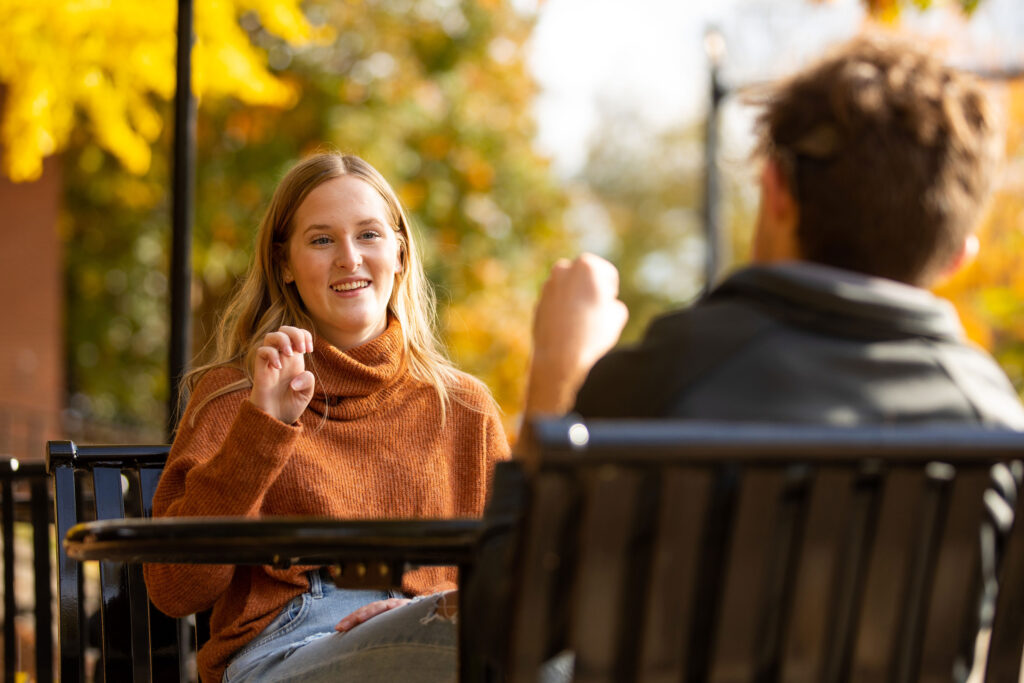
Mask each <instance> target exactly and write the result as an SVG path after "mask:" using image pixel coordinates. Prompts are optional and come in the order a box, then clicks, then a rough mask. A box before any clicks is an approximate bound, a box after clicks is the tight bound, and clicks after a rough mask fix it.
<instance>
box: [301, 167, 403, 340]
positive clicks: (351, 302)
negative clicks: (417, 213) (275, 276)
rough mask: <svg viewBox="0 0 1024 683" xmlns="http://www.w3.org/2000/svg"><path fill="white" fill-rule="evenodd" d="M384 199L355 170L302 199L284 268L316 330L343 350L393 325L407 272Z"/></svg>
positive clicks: (373, 337) (370, 338)
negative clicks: (397, 290)
mask: <svg viewBox="0 0 1024 683" xmlns="http://www.w3.org/2000/svg"><path fill="white" fill-rule="evenodd" d="M390 215H391V214H390V212H389V210H388V206H387V203H386V202H385V201H384V198H383V197H382V196H381V195H380V193H378V192H377V191H376V190H375V189H374V188H373V187H372V186H371V185H370V184H369V183H367V182H365V181H363V180H361V179H360V178H358V177H356V176H353V175H343V176H340V177H337V178H332V179H331V180H328V181H326V182H324V183H322V184H321V185H318V186H317V187H316V188H314V189H313V190H312V191H311V192H310V193H309V194H308V195H306V198H305V199H304V200H303V201H302V204H300V205H299V208H298V209H297V210H296V212H295V217H294V219H293V221H292V233H291V236H290V237H289V238H288V241H287V243H286V244H285V261H284V263H283V265H282V274H283V275H284V280H285V282H287V283H295V287H296V289H298V292H299V296H300V297H301V298H302V303H303V305H304V306H305V308H306V311H307V312H308V313H309V315H310V317H311V318H312V319H313V322H314V324H315V325H316V332H317V334H319V335H321V336H322V337H324V338H325V339H326V340H327V341H329V342H330V343H331V344H333V345H334V346H336V347H338V348H339V349H341V350H343V351H344V350H346V349H351V348H354V347H356V346H359V345H360V344H365V343H366V342H368V341H370V340H372V339H375V338H376V337H378V336H379V335H380V334H381V333H383V332H384V330H385V329H386V328H387V312H388V302H389V301H390V300H391V292H392V290H393V289H394V287H395V276H396V275H397V274H398V273H400V272H401V271H402V261H401V255H400V252H401V249H400V244H399V241H398V235H397V233H396V232H395V229H394V227H393V226H392V225H391V221H390V219H389V216H390Z"/></svg>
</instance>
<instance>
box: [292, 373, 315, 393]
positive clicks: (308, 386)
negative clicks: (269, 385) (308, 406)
mask: <svg viewBox="0 0 1024 683" xmlns="http://www.w3.org/2000/svg"><path fill="white" fill-rule="evenodd" d="M313 382H314V379H313V373H312V372H310V371H309V370H306V371H305V372H300V373H299V374H298V375H296V376H295V378H294V379H293V380H292V381H291V382H290V383H289V384H288V386H290V387H291V388H292V391H294V392H295V393H297V394H299V395H305V394H306V393H310V394H312V392H313Z"/></svg>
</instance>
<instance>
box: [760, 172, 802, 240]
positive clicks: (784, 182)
mask: <svg viewBox="0 0 1024 683" xmlns="http://www.w3.org/2000/svg"><path fill="white" fill-rule="evenodd" d="M761 192H762V193H763V199H762V201H764V203H765V209H766V210H767V211H768V212H769V213H770V216H771V218H772V221H773V222H774V223H782V224H783V225H789V224H792V225H795V224H796V215H797V207H796V199H794V198H793V191H792V189H791V188H790V186H789V180H788V179H787V178H786V175H785V174H784V173H783V172H782V169H781V168H779V162H778V161H776V160H775V159H772V158H769V159H768V160H767V161H765V164H764V170H763V172H762V175H761Z"/></svg>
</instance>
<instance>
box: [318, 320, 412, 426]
mask: <svg viewBox="0 0 1024 683" xmlns="http://www.w3.org/2000/svg"><path fill="white" fill-rule="evenodd" d="M309 370H310V371H311V372H312V373H313V375H314V376H315V377H316V389H315V390H314V392H313V400H312V401H310V403H309V407H310V409H311V410H313V412H315V413H318V414H320V415H326V416H327V417H328V418H329V419H335V420H352V419H355V418H359V417H362V416H364V415H368V414H369V413H371V412H374V411H376V410H379V409H380V408H381V407H382V406H383V405H384V404H385V403H386V402H388V401H389V400H390V399H392V398H393V397H394V396H395V395H396V394H398V393H399V392H400V391H402V389H403V388H404V387H405V386H406V384H407V381H406V380H407V379H408V378H409V373H408V372H407V367H406V363H405V357H404V353H403V344H402V326H401V324H399V322H398V320H397V319H396V318H394V317H392V316H389V317H388V326H387V329H385V330H384V332H383V333H382V334H381V335H380V336H379V337H377V338H376V339H372V340H370V341H368V342H367V343H365V344H362V345H361V346H357V347H355V348H351V349H349V350H347V351H342V350H340V349H338V348H337V347H335V346H332V345H331V344H330V342H328V341H326V340H325V339H324V338H323V337H317V338H316V339H315V340H314V342H313V354H312V358H311V362H310V363H309Z"/></svg>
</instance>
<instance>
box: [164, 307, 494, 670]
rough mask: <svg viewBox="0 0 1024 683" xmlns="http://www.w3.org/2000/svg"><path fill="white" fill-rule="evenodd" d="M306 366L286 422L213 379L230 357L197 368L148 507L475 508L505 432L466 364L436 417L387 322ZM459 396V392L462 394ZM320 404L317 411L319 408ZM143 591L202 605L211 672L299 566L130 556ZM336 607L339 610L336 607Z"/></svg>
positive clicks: (316, 353) (266, 511) (336, 512)
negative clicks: (309, 395) (311, 380)
mask: <svg viewBox="0 0 1024 683" xmlns="http://www.w3.org/2000/svg"><path fill="white" fill-rule="evenodd" d="M307 367H309V369H310V370H311V371H312V372H313V374H314V375H315V376H316V389H315V393H314V397H313V400H312V401H311V402H310V404H309V407H308V408H307V409H306V411H305V413H303V415H302V417H301V418H300V419H299V421H298V422H296V423H295V424H291V425H286V424H284V423H282V422H280V421H279V420H276V419H274V418H273V417H271V416H270V415H267V414H266V413H264V412H262V411H261V410H259V409H258V408H256V407H255V406H254V405H253V404H252V403H250V402H249V401H248V400H247V398H248V395H249V392H248V390H240V391H235V392H232V393H230V394H225V395H223V396H219V397H217V398H216V399H214V400H213V401H210V402H208V403H207V404H206V405H204V406H202V408H200V409H198V410H197V409H196V406H197V405H199V404H200V403H201V402H202V400H203V399H204V398H205V397H207V396H209V395H210V394H211V393H212V392H213V391H215V390H217V389H218V388H220V387H223V386H225V385H227V384H230V383H231V382H233V381H235V380H237V379H239V378H240V376H241V373H240V371H239V370H235V369H230V368H220V369H216V370H212V371H210V372H208V373H207V374H206V375H205V376H204V377H203V378H202V380H201V381H200V382H199V385H198V386H197V387H196V390H195V392H194V394H193V396H192V398H191V400H190V401H189V406H188V408H187V409H186V411H185V415H184V417H183V418H182V421H181V426H180V428H179V432H178V435H177V437H176V438H175V440H174V444H173V446H172V447H171V453H170V456H169V457H168V460H167V466H166V467H165V468H164V472H163V475H162V476H161V478H160V484H159V486H158V487H157V491H156V495H155V497H154V499H153V510H154V514H155V515H156V516H182V517H195V516H222V515H233V516H241V517H259V516H269V515H315V516H328V517H338V518H350V519H368V518H384V517H387V518H406V519H409V518H424V517H473V516H479V515H481V514H482V513H483V507H484V501H485V499H486V496H487V492H488V486H489V482H490V476H491V472H492V470H493V468H494V464H495V462H496V461H497V460H501V459H504V458H506V457H508V453H509V446H508V441H507V440H506V438H505V434H504V431H503V430H502V427H501V422H500V420H499V418H498V415H497V413H496V411H495V409H494V407H493V403H492V402H491V400H490V397H489V395H488V392H487V390H486V389H485V388H484V387H483V385H482V384H480V383H479V382H478V381H476V380H474V379H472V378H470V377H468V376H466V377H464V378H463V379H462V380H461V382H460V385H459V386H458V387H455V388H453V389H452V391H451V392H450V393H451V394H452V395H454V397H455V398H456V399H457V400H452V401H449V404H448V406H447V415H446V420H445V422H444V424H443V425H442V423H441V405H440V402H439V400H438V397H437V394H436V392H435V391H434V389H433V388H432V387H430V386H428V385H426V384H423V383H421V382H418V381H416V380H414V379H413V378H411V377H410V376H409V374H408V371H407V369H406V367H405V364H404V363H403V362H402V342H401V328H400V326H399V324H398V323H397V322H396V321H395V320H391V322H390V323H389V325H388V329H387V330H386V331H385V332H384V334H382V335H381V336H380V337H378V338H377V339H374V340H373V341H371V342H369V343H367V344H364V345H363V346H360V347H357V348H354V349H350V350H349V351H347V352H342V351H339V350H338V349H336V348H334V347H333V346H331V345H330V344H328V343H327V342H325V341H323V340H317V341H316V344H315V347H314V350H313V353H312V358H311V361H310V362H309V363H308V364H307ZM463 404H468V406H469V407H467V405H463ZM325 418H326V419H325ZM144 571H145V577H146V585H147V587H148V589H149V594H150V597H151V599H152V601H153V603H154V604H155V605H156V606H157V607H158V608H160V609H161V610H162V611H164V612H166V613H167V614H169V615H171V616H185V615H188V614H192V613H194V612H199V611H202V610H205V609H209V608H210V607H211V606H212V608H213V611H212V615H211V620H210V635H211V637H210V640H209V642H208V643H206V645H205V646H204V647H203V648H202V649H201V650H200V651H199V656H198V663H199V671H200V675H201V677H202V680H203V681H204V682H205V683H215V682H219V681H220V680H221V677H222V675H223V671H224V668H225V667H226V666H227V664H228V662H229V661H230V659H231V657H232V655H233V654H234V653H235V652H237V651H238V650H239V649H240V648H241V647H243V646H244V645H245V644H246V643H248V642H249V641H250V640H252V639H253V638H254V637H255V636H256V635H258V634H259V633H260V631H262V630H263V629H264V628H265V627H266V625H267V624H269V623H270V621H271V620H272V619H273V618H274V616H275V615H277V613H278V612H280V610H281V609H283V607H284V605H286V604H287V603H288V601H289V600H291V599H292V598H294V597H296V596H297V595H300V594H302V593H303V592H305V591H306V590H308V588H309V584H308V581H307V579H306V577H305V573H304V571H303V569H302V568H301V567H293V568H290V569H283V570H280V569H273V568H271V567H268V566H263V567H250V566H238V567H235V566H229V565H216V566H214V565H162V564H150V565H145V567H144ZM454 580H455V570H454V569H447V568H439V567H427V568H422V569H419V570H416V571H414V572H410V573H408V574H406V576H405V580H404V585H403V588H404V590H405V591H406V592H408V593H410V594H414V595H422V594H426V593H431V592H435V591H438V590H445V589H448V588H452V587H454V585H455V584H454ZM343 616H345V615H344V614H339V615H338V619H339V620H340V619H341V618H342V617H343Z"/></svg>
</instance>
